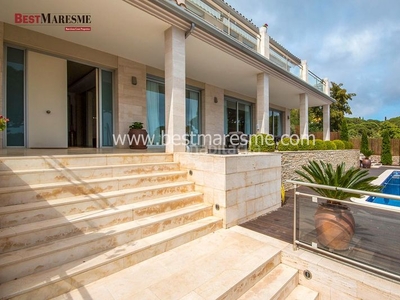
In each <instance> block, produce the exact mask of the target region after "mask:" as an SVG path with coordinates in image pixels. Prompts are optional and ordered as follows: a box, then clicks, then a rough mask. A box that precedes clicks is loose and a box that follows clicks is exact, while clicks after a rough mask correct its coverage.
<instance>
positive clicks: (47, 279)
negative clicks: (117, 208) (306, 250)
mask: <svg viewBox="0 0 400 300" xmlns="http://www.w3.org/2000/svg"><path fill="white" fill-rule="evenodd" d="M205 221H208V222H207V223H205V224H204V222H205ZM194 223H196V224H197V223H200V224H198V225H197V227H195V228H194V229H199V228H206V227H208V226H210V225H212V224H217V223H220V224H219V227H220V228H222V219H221V218H218V217H214V216H210V217H207V218H204V219H201V220H199V221H195V222H191V223H189V224H185V225H182V226H179V227H178V228H173V229H171V231H172V230H176V231H177V229H182V227H189V229H188V231H185V232H183V233H178V234H177V235H175V236H174V237H173V238H171V237H169V238H164V239H162V236H163V235H165V234H166V233H167V232H168V233H170V230H167V231H164V232H161V233H159V234H157V235H158V237H159V236H161V239H160V240H159V241H157V242H156V243H154V244H146V242H147V241H145V239H148V238H149V237H146V238H144V239H142V240H141V241H142V244H145V245H143V246H142V248H139V249H136V250H130V251H127V253H125V254H119V255H118V256H114V257H113V258H109V259H108V260H107V261H105V260H104V261H103V262H102V263H98V264H96V265H95V266H88V267H86V268H85V269H84V268H82V269H81V270H78V271H75V273H71V272H69V273H68V274H67V272H65V273H64V274H63V275H58V276H48V275H47V273H50V272H51V271H52V270H54V269H57V271H59V269H60V267H56V268H53V269H50V270H46V271H45V272H43V273H42V274H41V275H42V277H41V278H42V279H41V280H40V278H39V280H38V281H41V283H39V284H35V285H34V286H30V287H28V288H25V290H23V291H21V290H20V289H19V290H18V291H15V292H12V291H11V292H9V293H8V294H7V295H2V291H4V287H6V288H7V285H10V284H13V283H15V282H16V281H14V280H13V281H9V282H5V283H3V284H2V286H3V288H2V289H1V290H0V297H5V298H7V297H17V296H20V295H23V294H25V293H28V292H31V291H34V290H36V289H39V288H41V287H44V286H49V285H51V284H54V283H57V282H60V281H62V280H64V279H67V278H70V277H73V276H77V275H79V274H82V273H84V272H87V271H89V270H90V269H95V268H98V267H101V266H104V265H106V264H109V263H114V262H115V261H116V260H117V259H123V258H125V257H127V256H128V255H133V254H135V253H138V252H139V251H142V250H146V249H147V248H150V247H152V246H156V245H159V244H161V243H163V242H168V241H171V240H173V239H174V238H179V237H180V236H182V235H184V234H185V233H187V232H189V230H191V229H190V226H193V224H194ZM217 230H218V229H217ZM151 237H153V236H151ZM121 247H122V246H121ZM115 249H116V248H114V249H112V250H115ZM107 252H111V250H109V251H106V252H103V253H98V254H96V255H93V257H98V256H105V255H106V253H107ZM91 258H92V256H89V257H86V259H89V260H90V259H91ZM74 262H76V261H73V262H70V263H68V264H71V265H72V264H73V263H74ZM68 264H65V265H63V266H64V268H65V266H66V265H68ZM61 267H62V266H61ZM67 269H68V267H67ZM50 274H51V273H50ZM36 275H37V274H36ZM28 277H31V276H30V275H29V276H26V277H23V278H21V279H22V280H23V281H29V278H28ZM21 279H20V281H21ZM15 284H16V283H15ZM18 286H24V287H26V286H28V284H26V283H24V282H22V284H19V285H18Z"/></svg>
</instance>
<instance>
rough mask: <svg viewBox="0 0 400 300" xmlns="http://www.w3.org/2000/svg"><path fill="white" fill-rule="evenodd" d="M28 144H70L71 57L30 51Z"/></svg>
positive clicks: (37, 145) (52, 146)
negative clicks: (69, 73) (69, 58)
mask: <svg viewBox="0 0 400 300" xmlns="http://www.w3.org/2000/svg"><path fill="white" fill-rule="evenodd" d="M26 70H27V73H26V74H27V83H26V86H27V89H26V90H27V124H28V126H27V129H28V148H67V146H68V132H67V61H66V60H65V59H61V58H58V57H54V56H49V55H45V54H41V53H37V52H33V51H27V68H26Z"/></svg>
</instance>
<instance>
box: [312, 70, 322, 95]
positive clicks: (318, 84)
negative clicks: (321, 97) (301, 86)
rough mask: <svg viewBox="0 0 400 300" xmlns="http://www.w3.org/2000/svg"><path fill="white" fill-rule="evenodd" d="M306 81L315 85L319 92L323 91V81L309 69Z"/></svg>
mask: <svg viewBox="0 0 400 300" xmlns="http://www.w3.org/2000/svg"><path fill="white" fill-rule="evenodd" d="M308 83H309V84H310V85H312V86H313V87H315V88H316V89H317V90H320V91H321V92H323V91H324V85H325V81H324V80H323V79H321V78H319V77H318V76H317V75H315V74H314V73H313V72H311V71H310V70H309V71H308Z"/></svg>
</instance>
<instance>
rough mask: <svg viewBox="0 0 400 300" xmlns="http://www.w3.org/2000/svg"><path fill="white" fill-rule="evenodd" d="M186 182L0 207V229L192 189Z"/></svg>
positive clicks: (187, 191)
mask: <svg viewBox="0 0 400 300" xmlns="http://www.w3.org/2000/svg"><path fill="white" fill-rule="evenodd" d="M193 190H194V185H193V183H192V182H189V181H179V182H174V183H166V184H157V185H154V186H150V187H139V188H133V189H124V190H119V191H112V192H104V193H97V194H91V195H82V196H76V197H70V198H61V199H53V200H48V201H38V202H32V203H25V204H17V205H9V206H4V207H0V228H4V227H10V226H16V225H21V224H27V223H31V222H38V221H43V220H47V219H52V218H58V217H60V216H68V215H72V214H78V213H84V212H89V211H95V210H99V209H106V208H109V207H115V206H120V205H127V204H132V203H136V202H139V201H146V200H149V199H156V198H159V197H161V196H162V197H167V196H174V195H179V194H183V193H190V192H193Z"/></svg>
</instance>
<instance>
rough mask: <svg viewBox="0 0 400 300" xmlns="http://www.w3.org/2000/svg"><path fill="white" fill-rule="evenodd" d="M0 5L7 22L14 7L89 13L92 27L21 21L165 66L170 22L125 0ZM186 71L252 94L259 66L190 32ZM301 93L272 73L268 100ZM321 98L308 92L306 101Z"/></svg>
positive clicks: (292, 99)
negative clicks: (69, 27) (81, 28)
mask: <svg viewBox="0 0 400 300" xmlns="http://www.w3.org/2000/svg"><path fill="white" fill-rule="evenodd" d="M0 7H2V9H1V11H0V20H1V21H4V22H6V23H10V24H15V23H14V14H15V13H29V14H32V13H50V12H51V13H72V14H90V15H91V19H92V23H91V24H90V26H91V27H92V29H91V31H90V32H67V31H65V30H64V27H65V26H63V25H25V26H22V27H24V28H26V29H29V30H34V31H37V32H40V33H43V34H47V35H50V36H54V37H57V38H60V39H63V40H67V41H70V42H73V43H76V44H80V45H84V46H87V47H90V48H94V49H97V50H100V51H104V52H107V53H111V54H114V55H116V56H120V57H124V58H127V59H130V60H133V61H136V62H139V63H142V64H145V65H148V66H151V67H154V68H157V69H161V70H164V31H165V30H166V29H167V28H168V27H169V26H170V25H169V24H168V23H166V22H164V21H161V20H160V19H158V18H156V17H154V16H152V15H150V14H148V13H146V12H143V11H141V10H140V9H137V8H135V7H134V6H132V5H130V4H128V3H126V2H124V1H123V0H119V1H109V0H85V1H82V0H69V1H48V0H36V1H31V0H16V1H9V0H0ZM188 28H189V26H188ZM186 73H187V77H189V78H192V79H195V80H198V81H201V82H205V83H208V84H211V85H214V86H218V87H221V88H224V89H226V90H230V91H234V92H237V93H239V94H243V95H246V96H249V97H252V98H256V95H257V74H258V73H260V70H258V69H257V68H255V67H253V66H250V65H248V64H247V63H245V62H243V61H241V60H239V59H237V58H235V57H233V56H232V55H230V54H228V53H226V52H225V51H222V50H220V49H217V48H215V47H214V46H211V45H210V44H208V43H206V42H203V41H201V40H200V39H198V38H196V37H194V36H190V37H188V39H187V40H186ZM300 93H304V91H303V90H302V89H300V88H299V87H296V86H294V85H292V84H290V83H288V82H285V81H284V80H282V79H280V78H277V77H274V76H270V103H271V104H275V105H278V106H281V107H287V108H298V107H299V94H300ZM325 103H326V101H325V102H324V101H323V100H321V99H318V98H316V97H313V96H310V97H309V105H310V106H318V105H322V104H325Z"/></svg>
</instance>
